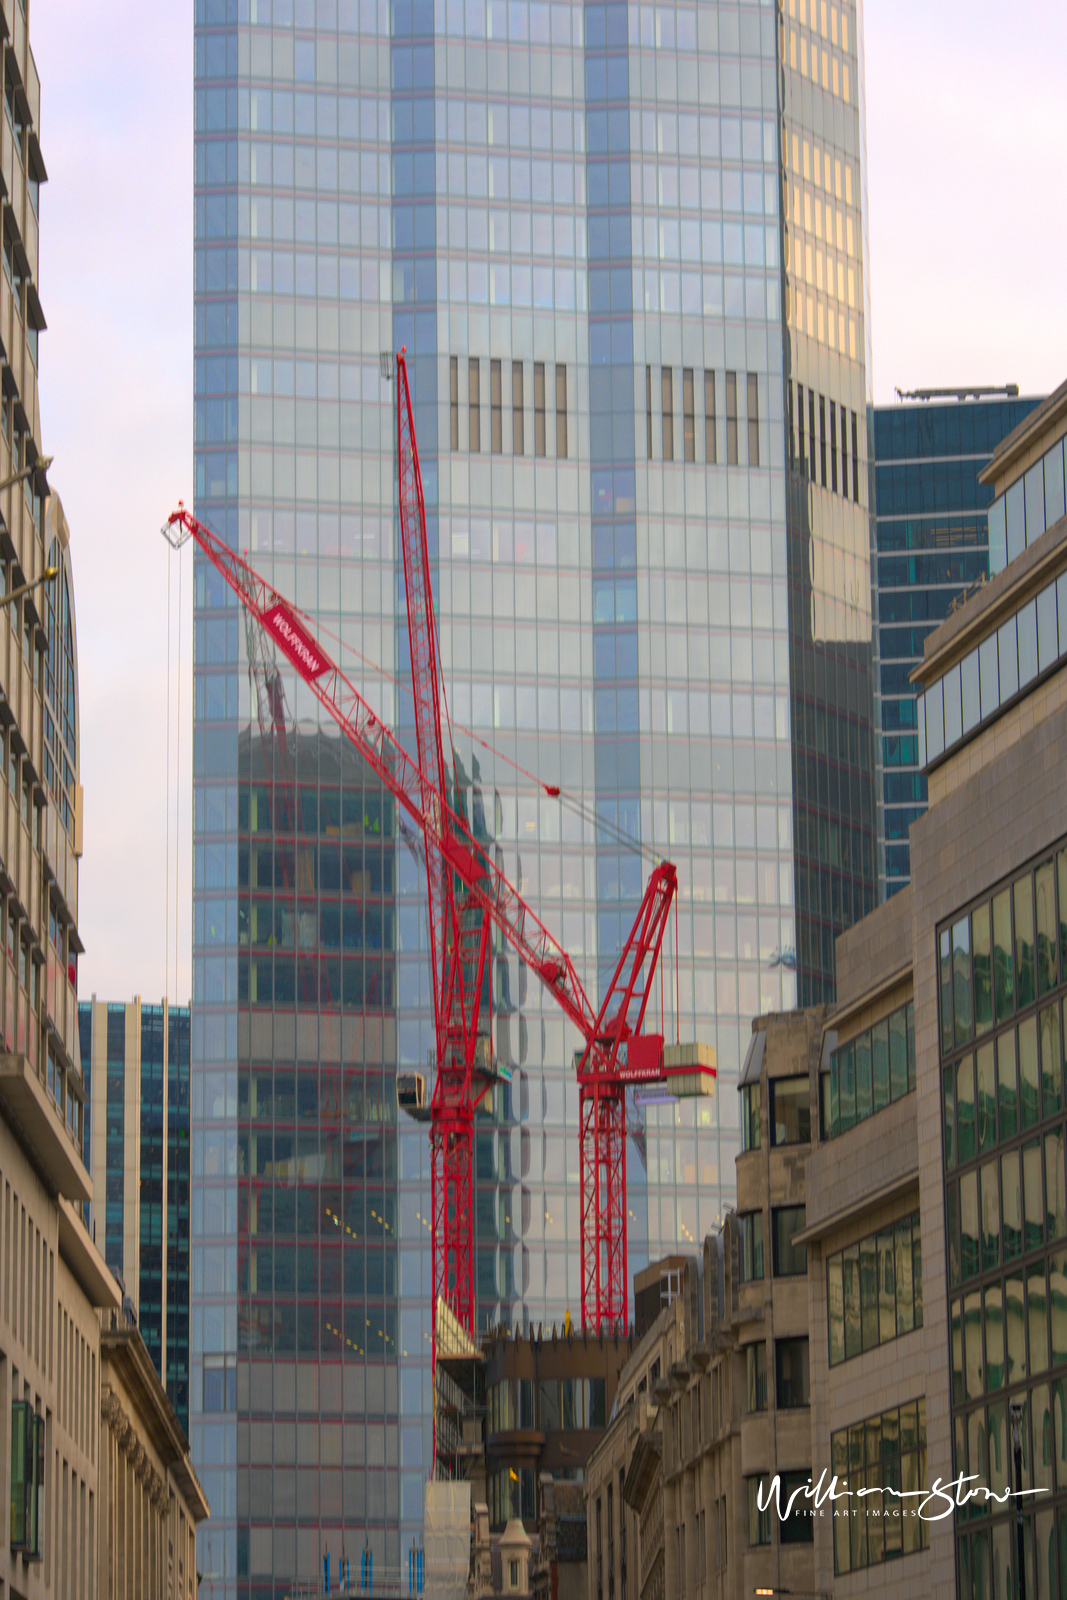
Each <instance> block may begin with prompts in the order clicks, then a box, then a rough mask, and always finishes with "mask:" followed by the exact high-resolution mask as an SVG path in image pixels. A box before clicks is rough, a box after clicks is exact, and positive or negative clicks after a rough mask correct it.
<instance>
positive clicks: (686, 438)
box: [682, 367, 697, 461]
mask: <svg viewBox="0 0 1067 1600" xmlns="http://www.w3.org/2000/svg"><path fill="white" fill-rule="evenodd" d="M694 405H695V399H694V395H693V369H692V367H683V368H682V445H683V449H684V452H685V459H686V460H687V461H695V460H696V458H697V426H696V412H695V410H694Z"/></svg>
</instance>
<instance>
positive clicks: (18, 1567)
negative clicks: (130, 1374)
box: [0, 1112, 119, 1600]
mask: <svg viewBox="0 0 1067 1600" xmlns="http://www.w3.org/2000/svg"><path fill="white" fill-rule="evenodd" d="M53 1115H54V1112H53ZM57 1137H58V1134H57ZM118 1299H119V1296H118V1288H117V1285H116V1284H115V1282H114V1280H113V1279H112V1278H111V1276H110V1274H109V1273H108V1272H107V1269H106V1268H105V1267H104V1264H103V1261H102V1260H101V1259H100V1257H99V1255H98V1254H97V1252H96V1250H95V1248H94V1247H93V1244H92V1242H91V1240H90V1239H89V1237H88V1235H87V1234H86V1232H85V1228H84V1225H83V1224H82V1222H81V1219H80V1217H79V1215H78V1214H77V1213H76V1212H75V1210H74V1208H73V1206H71V1204H70V1202H69V1201H66V1200H64V1199H63V1198H62V1197H61V1196H57V1195H56V1193H55V1191H54V1188H53V1187H52V1186H51V1185H50V1184H49V1183H48V1180H47V1178H46V1176H45V1172H44V1170H43V1168H42V1165H41V1164H40V1163H39V1162H38V1161H35V1160H34V1159H33V1156H32V1154H31V1153H30V1151H28V1150H27V1148H26V1133H25V1129H24V1128H23V1127H21V1126H20V1125H19V1124H18V1123H16V1122H14V1119H11V1118H10V1114H8V1115H0V1429H2V1432H0V1507H2V1508H3V1514H4V1517H5V1537H4V1538H3V1539H2V1540H0V1596H2V1597H3V1600H8V1597H9V1596H13V1595H19V1596H24V1597H25V1600H38V1597H40V1600H45V1597H52V1596H56V1597H57V1600H58V1597H61V1596H68V1595H71V1596H73V1595H81V1594H91V1593H94V1592H95V1571H96V1551H97V1541H98V1537H99V1507H98V1497H97V1461H98V1454H99V1439H100V1430H99V1403H98V1395H99V1384H100V1371H99V1359H100V1358H99V1327H98V1323H97V1318H96V1312H95V1310H94V1306H96V1305H115V1306H117V1305H118Z"/></svg>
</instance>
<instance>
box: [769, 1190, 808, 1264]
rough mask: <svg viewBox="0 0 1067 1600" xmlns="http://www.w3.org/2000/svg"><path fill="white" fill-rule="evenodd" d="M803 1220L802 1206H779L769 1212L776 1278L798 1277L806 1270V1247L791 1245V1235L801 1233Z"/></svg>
mask: <svg viewBox="0 0 1067 1600" xmlns="http://www.w3.org/2000/svg"><path fill="white" fill-rule="evenodd" d="M804 1220H805V1218H804V1207H803V1206H780V1207H776V1208H775V1209H774V1210H773V1211H772V1212H771V1228H772V1232H773V1236H774V1275H775V1277H776V1278H792V1277H798V1276H800V1275H801V1274H802V1273H805V1272H807V1270H808V1251H807V1247H806V1246H805V1245H802V1244H798V1245H794V1243H793V1235H794V1234H795V1233H800V1232H802V1231H803V1228H804Z"/></svg>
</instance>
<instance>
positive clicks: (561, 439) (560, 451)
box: [556, 362, 567, 461]
mask: <svg viewBox="0 0 1067 1600" xmlns="http://www.w3.org/2000/svg"><path fill="white" fill-rule="evenodd" d="M556 456H557V458H558V459H559V460H560V461H566V459H567V369H566V367H565V366H563V365H562V363H559V362H557V364H556Z"/></svg>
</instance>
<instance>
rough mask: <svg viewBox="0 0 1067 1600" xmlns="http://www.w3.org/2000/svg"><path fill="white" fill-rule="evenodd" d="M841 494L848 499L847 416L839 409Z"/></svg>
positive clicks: (843, 409)
mask: <svg viewBox="0 0 1067 1600" xmlns="http://www.w3.org/2000/svg"><path fill="white" fill-rule="evenodd" d="M841 493H842V494H843V495H844V496H845V498H846V500H847V499H848V416H847V413H846V411H845V408H844V406H842V407H841Z"/></svg>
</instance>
